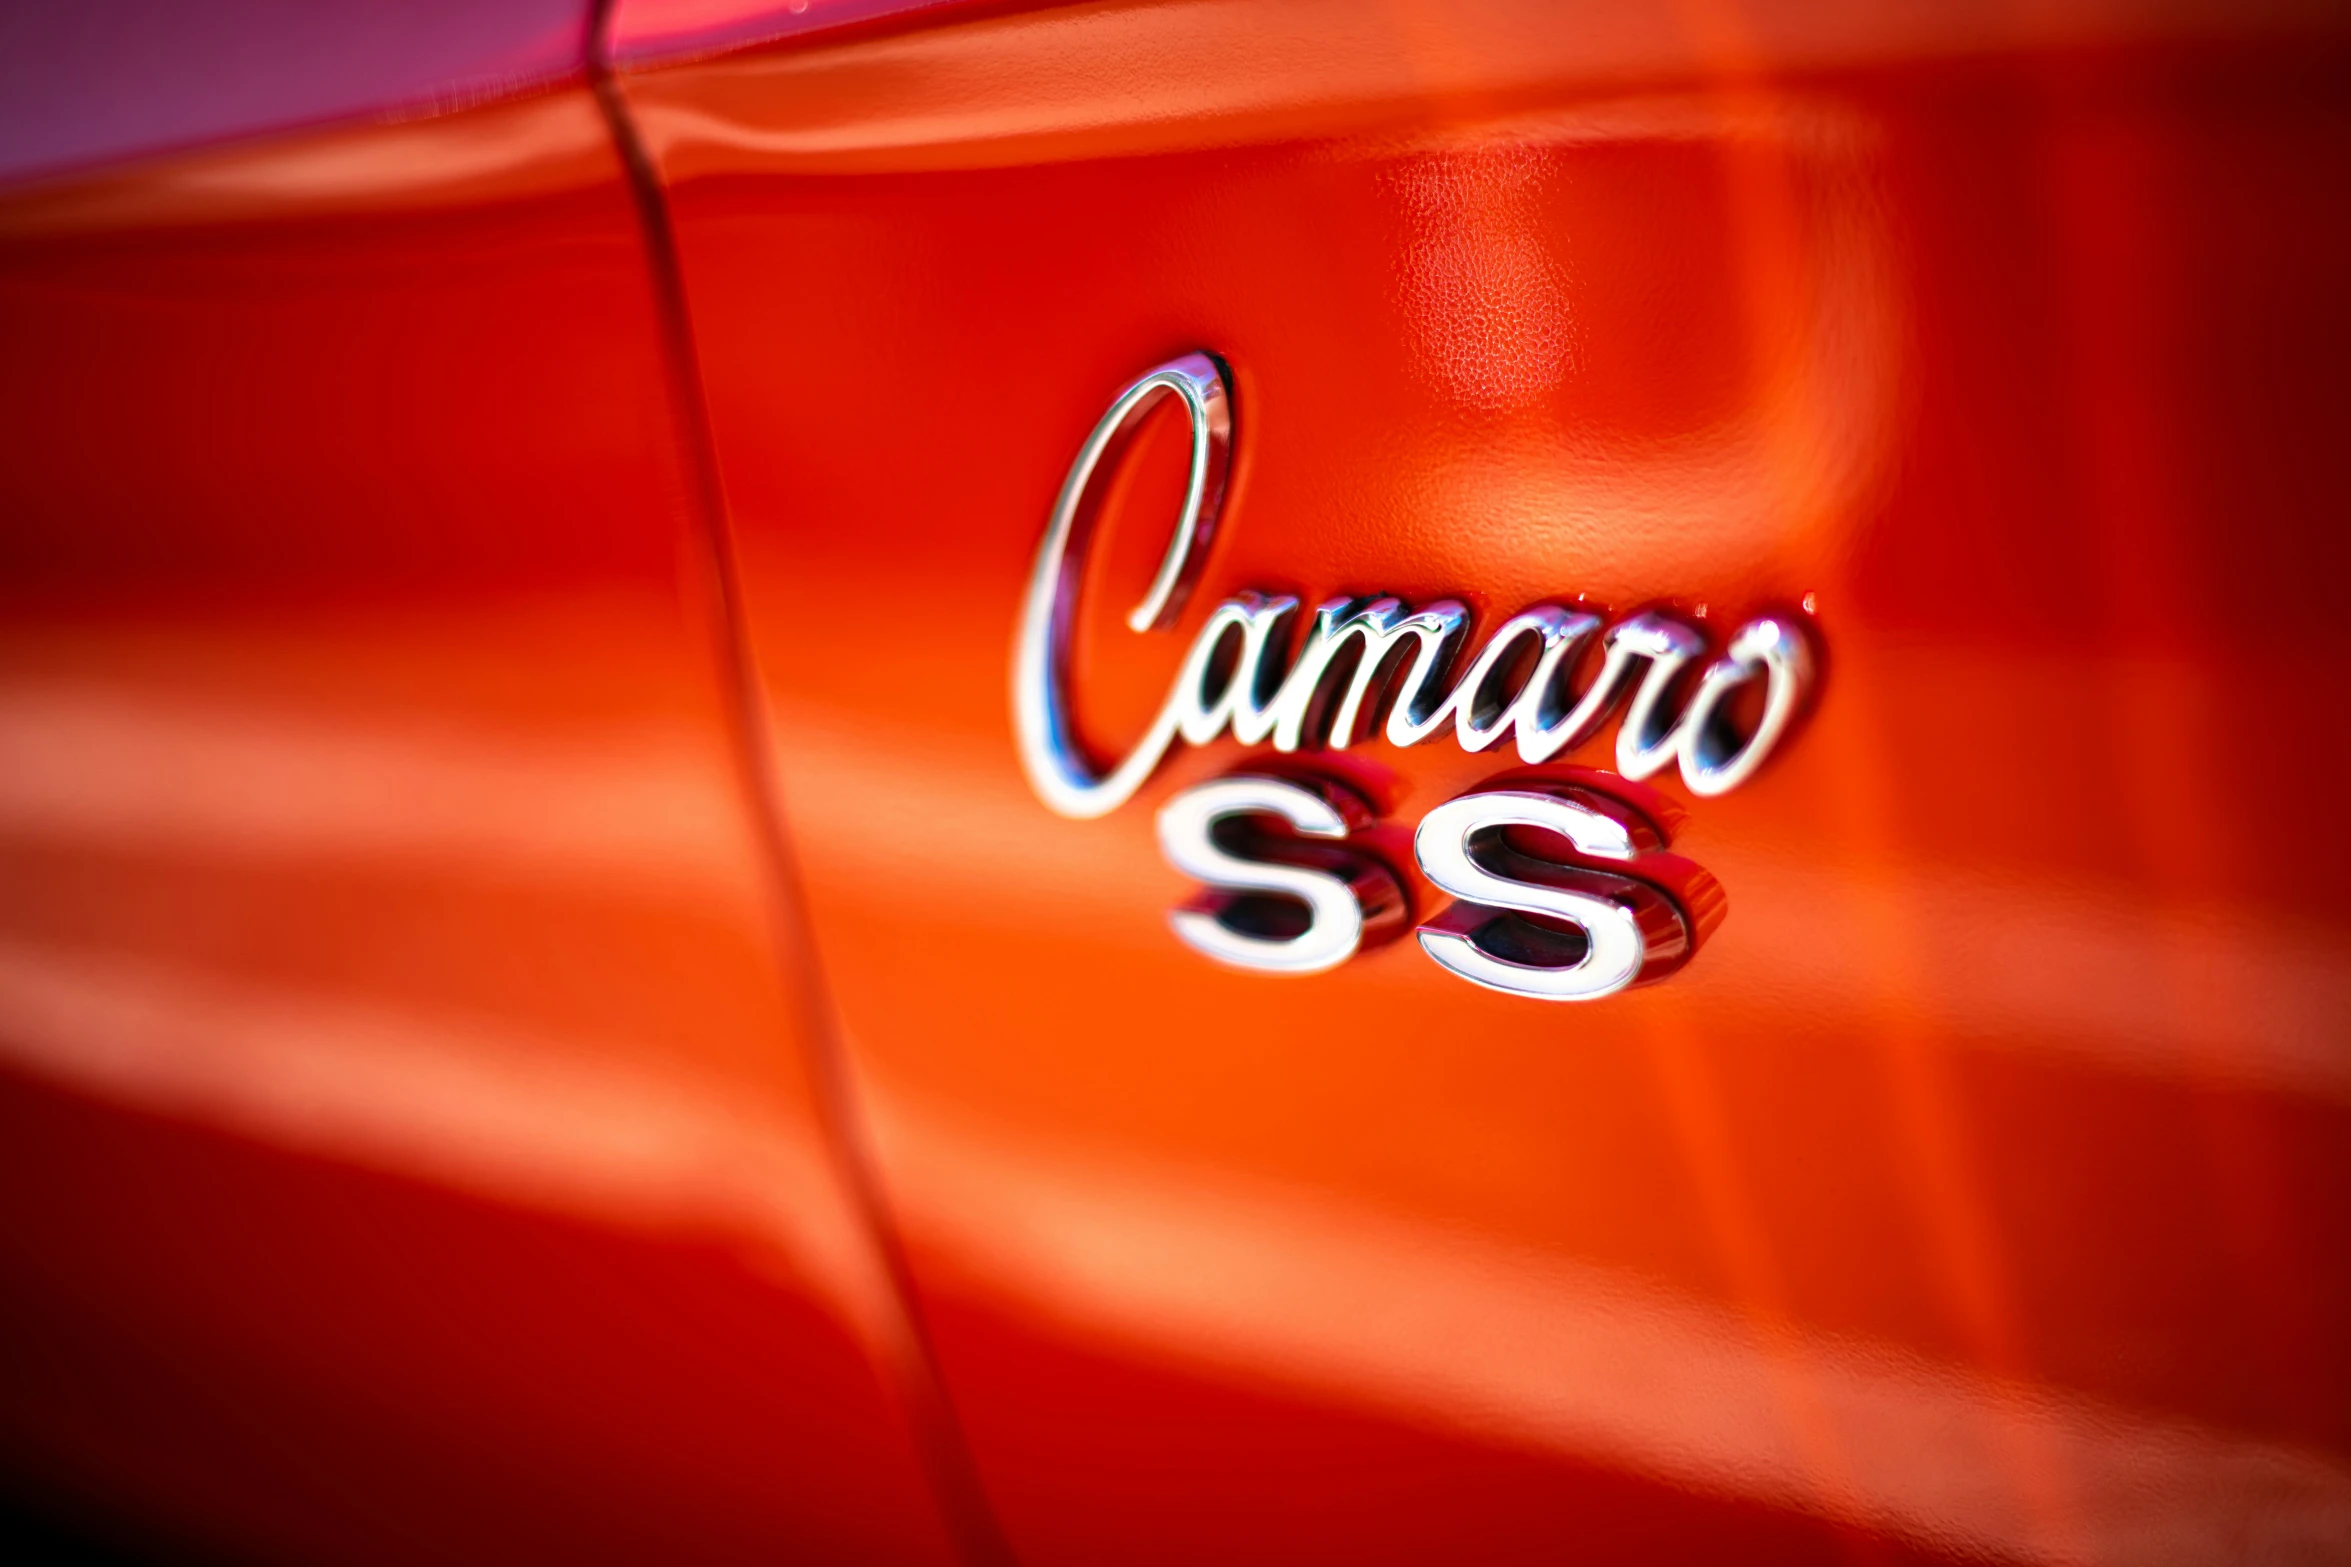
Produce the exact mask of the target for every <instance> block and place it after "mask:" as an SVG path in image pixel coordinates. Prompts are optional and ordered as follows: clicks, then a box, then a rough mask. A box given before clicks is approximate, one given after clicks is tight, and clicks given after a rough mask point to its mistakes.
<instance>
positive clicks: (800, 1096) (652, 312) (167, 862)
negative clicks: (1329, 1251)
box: [0, 90, 958, 1564]
mask: <svg viewBox="0 0 2351 1567" xmlns="http://www.w3.org/2000/svg"><path fill="white" fill-rule="evenodd" d="M659 321H660V315H659V312H658V310H657V306H656V297H655V293H654V289H653V285H652V280H651V274H650V272H649V270H648V267H647V265H646V261H645V253H644V251H643V248H642V244H641V234H640V228H639V219H638V213H637V210H636V207H635V205H634V203H633V201H632V198H631V195H630V191H629V188H628V186H627V184H626V183H625V181H624V179H623V175H622V167H621V164H620V162H619V160H618V158H617V156H616V154H615V151H614V147H613V143H612V141H611V138H610V135H609V131H608V127H607V124H606V122H605V119H604V117H603V116H602V115H601V114H600V113H599V111H598V108H597V105H596V102H595V100H594V99H593V98H592V97H591V96H590V95H589V94H588V93H587V92H586V91H584V90H574V91H567V92H561V93H557V94H554V95H552V96H546V97H541V98H537V99H533V100H530V101H526V102H523V103H519V104H514V105H509V106H504V107H497V108H487V109H481V110H474V111H469V112H465V113H460V114H453V115H445V116H442V117H439V118H434V119H427V120H422V121H415V122H410V123H405V124H395V125H390V126H363V127H357V128H353V129H350V130H345V131H337V132H333V133H327V134H320V135H315V136H310V137H305V138H302V139H298V140H294V141H289V142H284V143H277V144H265V145H261V146H257V147H253V148H247V149H237V150H232V151H226V152H217V153H209V154H202V155H195V156H189V157H185V158H181V159H177V160H174V161H169V162H164V163H159V164H155V165H150V166H147V167H143V168H139V169H135V170H132V171H129V172H125V173H120V174H115V175H110V176H107V177H104V178H102V179H97V180H91V181H84V182H81V183H77V184H73V185H69V186H62V187H54V188H49V189H45V190H40V191H34V192H30V193H23V194H18V195H15V196H13V197H12V198H11V199H9V200H8V201H7V202H6V203H5V204H4V205H0V343H4V344H5V345H6V346H5V349H4V350H0V422H4V423H5V425H6V427H7V429H8V431H9V435H8V438H7V440H6V441H5V443H4V444H0V516H4V517H5V519H6V520H5V523H4V524H0V598H4V601H5V607H4V608H0V1456H4V1457H5V1460H6V1465H7V1476H8V1482H9V1484H10V1486H11V1487H12V1488H21V1487H27V1486H30V1487H35V1488H37V1491H38V1494H39V1495H40V1496H41V1497H42V1498H43V1499H44V1500H43V1505H44V1506H52V1505H54V1506H65V1505H68V1504H67V1503H66V1502H64V1501H61V1500H60V1499H61V1498H74V1499H77V1500H76V1501H74V1502H73V1503H72V1504H71V1505H72V1506H75V1507H78V1508H80V1509H84V1510H91V1511H96V1512H100V1513H102V1514H103V1515H105V1516H107V1517H109V1518H111V1519H112V1520H113V1521H114V1522H113V1524H112V1527H118V1528H126V1529H130V1530H133V1531H134V1532H142V1533H147V1534H151V1535H153V1536H155V1537H157V1538H160V1539H163V1540H167V1541H170V1542H172V1544H173V1547H174V1550H175V1553H176V1552H177V1551H180V1550H195V1549H202V1550H204V1551H207V1552H209V1551H215V1550H217V1551H220V1552H223V1553H227V1554H228V1559H236V1560H254V1561H288V1562H305V1563H319V1562H333V1563H346V1562H350V1563H364V1562H415V1561H435V1562H485V1563H490V1562H495V1563H501V1564H509V1563H515V1562H525V1561H548V1562H564V1563H578V1562H599V1561H602V1562H620V1563H641V1562H648V1561H661V1562H686V1561H695V1562H705V1561H706V1562H736V1561H773V1560H777V1559H799V1560H822V1561H828V1562H829V1561H874V1562H894V1563H896V1562H938V1561H945V1560H950V1559H955V1558H956V1556H957V1555H958V1553H957V1552H956V1551H955V1550H954V1548H953V1547H952V1545H951V1543H950V1537H949V1531H948V1529H947V1527H946V1526H945V1525H944V1524H943V1523H942V1521H941V1514H940V1512H939V1510H938V1508H937V1507H936V1506H935V1505H934V1503H933V1501H932V1493H931V1488H930V1484H929V1482H928V1480H927V1479H926V1477H925V1474H924V1470H923V1466H922V1461H921V1454H922V1450H923V1445H924V1443H925V1441H927V1440H928V1437H927V1436H926V1435H925V1432H926V1430H927V1428H926V1427H925V1426H923V1424H922V1423H921V1417H922V1414H923V1408H922V1402H921V1388H922V1386H923V1383H922V1377H921V1370H920V1363H919V1362H920V1352H919V1348H918V1346H917V1345H916V1344H915V1342H914V1339H913V1337H912V1333H911V1329H910V1326H909V1324H908V1323H907V1321H906V1319H905V1318H904V1316H903V1314H902V1313H901V1311H900V1310H899V1308H898V1305H897V1300H896V1296H895V1294H894V1289H893V1285H892V1283H891V1279H890V1274H889V1267H888V1265H887V1261H886V1257H885V1255H884V1253H883V1251H882V1249H881V1247H880V1246H879V1244H878V1243H877V1239H876V1234H875V1232H874V1230H873V1229H872V1227H871V1226H870V1224H869V1223H868V1221H867V1219H866V1216H865V1213H866V1210H865V1208H864V1206H863V1205H862V1204H861V1202H860V1201H859V1199H858V1197H857V1195H856V1182H855V1180H854V1179H853V1178H851V1176H850V1175H849V1174H848V1173H847V1167H846V1166H845V1165H844V1164H843V1162H842V1151H841V1148H840V1146H839V1143H838V1139H837V1138H835V1137H834V1136H833V1135H831V1133H830V1132H828V1130H827V1115H826V1112H825V1108H824V1107H825V1104H826V1102H827V1092H826V1090H825V1088H824V1086H823V1077H822V1072H821V1070H820V1069H819V1068H820V1066H821V1063H820V1062H818V1061H817V1060H815V1058H813V1057H812V1056H810V1054H809V1053H808V1039H807V1035H806V1016H807V1013H806V1007H805V999H806V998H805V996H804V995H802V994H801V993H799V992H798V991H797V990H796V988H795V984H796V981H795V979H794V976H795V975H797V974H800V973H801V972H802V971H801V969H800V968H799V967H798V965H797V959H796V958H795V957H794V956H793V952H792V949H791V947H790V944H789V930H788V928H787V922H786V921H785V920H784V918H783V914H782V911H781V910H780V907H779V905H778V904H777V902H776V900H775V895H774V889H775V884H774V883H773V881H772V880H771V879H770V871H771V869H772V866H771V863H770V859H769V856H768V855H767V854H766V852H765V851H764V849H763V838H762V829H761V827H760V814H759V810H760V808H759V805H758V803H757V800H756V796H755V792H754V790H753V788H752V786H751V784H750V783H749V781H748V774H747V772H746V764H745V759H744V753H743V751H742V749H741V747H740V746H739V744H738V743H737V740H736V738H735V737H736V733H737V730H736V728H735V726H734V724H733V722H732V714H731V709H730V704H729V700H728V697H727V693H728V691H729V690H730V689H731V688H730V685H729V680H730V676H729V674H728V671H729V669H730V668H731V664H730V662H729V659H728V656H727V654H726V648H727V639H726V636H725V632H724V625H723V620H722V618H721V617H720V615H719V612H718V610H717V607H716V606H717V603H718V597H717V593H716V589H715V577H714V575H713V569H712V565H711V557H710V552H709V547H708V545H709V536H708V534H707V532H706V531H705V530H704V529H703V528H702V526H701V522H700V519H699V518H698V516H697V513H696V509H695V506H694V503H693V494H694V486H693V484H692V483H691V482H690V474H691V469H690V466H689V464H688V463H687V461H686V460H685V458H684V457H683V455H682V453H684V452H685V451H687V450H688V447H687V446H686V444H685V443H684V442H683V441H682V439H681V436H680V432H679V428H678V424H677V419H676V416H675V408H674V406H673V403H672V400H671V382H670V380H669V377H668V373H667V370H666V368H665V363H666V362H665V357H664V354H665V351H664V346H663V339H662V336H661V333H660V329H659Z"/></svg>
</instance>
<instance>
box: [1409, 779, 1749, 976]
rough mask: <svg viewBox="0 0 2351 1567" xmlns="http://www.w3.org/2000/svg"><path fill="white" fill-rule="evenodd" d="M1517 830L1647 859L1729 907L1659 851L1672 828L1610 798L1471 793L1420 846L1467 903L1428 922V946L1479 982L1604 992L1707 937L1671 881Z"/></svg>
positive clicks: (1690, 870) (1438, 878)
mask: <svg viewBox="0 0 2351 1567" xmlns="http://www.w3.org/2000/svg"><path fill="white" fill-rule="evenodd" d="M1511 829H1520V830H1522V832H1523V830H1526V829H1532V830H1535V831H1539V832H1544V833H1556V834H1557V835H1559V836H1560V837H1562V838H1565V839H1566V840H1567V841H1568V843H1569V844H1571V845H1573V846H1574V849H1575V852H1576V854H1577V855H1579V856H1582V857H1585V858H1588V859H1593V860H1602V861H1609V862H1615V863H1618V864H1622V865H1625V866H1626V867H1627V868H1630V867H1631V866H1632V865H1633V864H1635V863H1636V862H1640V861H1643V860H1647V861H1649V862H1650V864H1651V865H1654V866H1655V867H1656V869H1657V870H1658V871H1659V872H1660V873H1662V879H1665V880H1667V881H1669V882H1675V883H1679V884H1680V890H1682V891H1683V892H1684V894H1685V896H1687V895H1688V894H1689V893H1691V892H1697V893H1698V894H1699V897H1700V900H1701V901H1702V902H1704V903H1705V904H1706V905H1707V910H1708V912H1709V913H1712V912H1714V911H1715V910H1718V909H1719V904H1720V895H1719V892H1718V891H1716V889H1715V887H1714V883H1713V880H1712V878H1710V877H1708V876H1707V875H1706V874H1705V872H1703V871H1700V870H1698V868H1697V867H1696V866H1694V865H1691V864H1690V863H1689V862H1688V861H1686V860H1679V859H1676V858H1675V857H1673V856H1670V855H1661V854H1655V853H1654V851H1655V850H1657V849H1660V848H1662V847H1663V845H1664V838H1663V836H1662V835H1661V834H1660V833H1659V832H1658V831H1657V829H1656V828H1655V827H1654V826H1652V825H1651V824H1650V823H1649V822H1648V821H1647V820H1646V819H1645V818H1643V817H1642V816H1641V815H1640V814H1639V813H1637V812H1635V811H1634V810H1632V809H1631V808H1630V807H1628V806H1625V805H1623V804H1621V803H1620V802H1618V801H1616V800H1613V799H1611V798H1609V797H1608V796H1606V795H1603V794H1600V793H1597V792H1595V791H1592V790H1588V789H1579V788H1574V787H1571V786H1535V787H1532V788H1526V789H1508V790H1493V791H1489V792H1486V793H1481V794H1466V795H1463V796H1461V797H1460V798H1459V799H1455V800H1448V801H1446V802H1445V803H1444V804H1443V805H1440V806H1438V807H1437V808H1436V809H1435V810H1433V811H1431V812H1429V813H1428V815H1427V816H1425V817H1423V818H1422V819H1421V824H1420V830H1419V831H1418V832H1416V833H1415V834H1414V835H1413V840H1412V847H1413V853H1414V855H1415V857H1417V858H1418V859H1419V861H1420V868H1421V872H1422V874H1423V875H1425V876H1427V877H1428V879H1429V880H1430V881H1432V882H1435V883H1436V884H1437V886H1438V887H1439V888H1440V889H1442V890H1443V891H1445V892H1449V893H1451V894H1452V895H1453V896H1454V897H1456V898H1459V899H1461V900H1462V901H1461V902H1459V903H1456V904H1454V905H1453V906H1452V907H1451V908H1449V909H1447V910H1446V911H1445V912H1444V913H1443V914H1442V915H1440V916H1438V917H1437V918H1436V919H1434V920H1431V921H1430V922H1429V923H1427V924H1425V925H1423V926H1421V927H1420V929H1419V932H1418V934H1419V937H1420V945H1421V950H1422V951H1424V952H1426V953H1427V954H1428V955H1429V956H1430V957H1431V958H1433V959H1435V960H1436V962H1437V963H1438V964H1439V965H1440V966H1441V967H1443V968H1445V969H1446V970H1448V971H1450V972H1452V973H1454V974H1458V975H1460V976H1461V977H1462V978H1463V979H1466V980H1468V981H1470V982H1471V983H1472V984H1476V985H1483V986H1485V987H1486V988H1487V989H1489V990H1499V991H1502V992H1504V993H1506V994H1508V995H1513V996H1528V997H1532V998H1534V999H1536V1000H1539V1001H1593V1000H1597V999H1598V998H1600V997H1602V996H1608V995H1614V994H1615V993H1616V992H1617V991H1620V990H1622V989H1624V988H1625V987H1626V986H1628V985H1631V984H1633V983H1635V982H1636V981H1638V980H1640V979H1642V978H1643V977H1644V976H1646V977H1651V978H1654V977H1657V976H1658V975H1659V974H1661V973H1663V972H1665V971H1667V970H1669V969H1671V968H1672V967H1673V966H1674V965H1675V964H1676V963H1677V962H1679V961H1680V960H1681V959H1683V958H1685V957H1686V956H1687V955H1688V953H1689V951H1690V950H1691V948H1692V946H1693V944H1694V940H1695V938H1696V936H1697V935H1698V934H1700V932H1699V931H1698V929H1697V928H1696V927H1694V926H1693V924H1692V920H1691V916H1690V914H1689V913H1688V912H1686V911H1685V908H1684V906H1683V904H1682V903H1681V902H1679V901H1677V900H1676V899H1675V898H1674V897H1673V896H1671V895H1669V894H1668V893H1667V892H1666V891H1665V890H1664V888H1663V887H1661V886H1659V885H1655V884H1653V883H1652V882H1650V881H1649V880H1647V879H1644V878H1641V877H1636V876H1632V875H1625V874H1621V873H1619V872H1616V871H1607V870H1598V869H1594V868H1592V867H1590V866H1587V865H1581V864H1576V863H1572V862H1571V863H1564V864H1563V863H1557V862H1554V861H1551V860H1548V859H1541V858H1538V857H1536V856H1535V855H1533V854H1531V853H1529V852H1527V851H1526V850H1525V849H1524V848H1522V847H1520V846H1519V845H1516V844H1513V843H1512V842H1510V840H1509V838H1508V837H1507V836H1506V834H1507V833H1508V832H1509V830H1511ZM1643 868H1644V869H1647V868H1649V867H1648V866H1644V867H1643ZM1525 916H1531V918H1528V917H1525ZM1707 923H1709V924H1711V920H1708V921H1707ZM1562 927H1564V928H1562Z"/></svg>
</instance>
